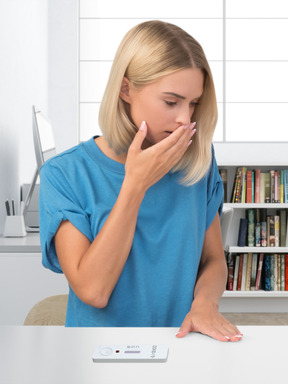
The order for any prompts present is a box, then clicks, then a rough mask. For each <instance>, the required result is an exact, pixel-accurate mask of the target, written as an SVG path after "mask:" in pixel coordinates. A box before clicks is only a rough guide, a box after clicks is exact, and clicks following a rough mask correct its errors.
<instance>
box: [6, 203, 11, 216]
mask: <svg viewBox="0 0 288 384" xmlns="http://www.w3.org/2000/svg"><path fill="white" fill-rule="evenodd" d="M5 206H6V213H7V216H10V215H11V212H10V205H9V201H8V200H6V201H5Z"/></svg>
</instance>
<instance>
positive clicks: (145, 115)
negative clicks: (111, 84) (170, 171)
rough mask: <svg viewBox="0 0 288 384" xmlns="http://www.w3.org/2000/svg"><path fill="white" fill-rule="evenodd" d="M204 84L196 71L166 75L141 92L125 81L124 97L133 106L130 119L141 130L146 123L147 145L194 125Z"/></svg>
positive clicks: (122, 92) (201, 75)
mask: <svg viewBox="0 0 288 384" xmlns="http://www.w3.org/2000/svg"><path fill="white" fill-rule="evenodd" d="M203 82H204V76H203V73H202V72H201V70H200V69H196V68H187V69H181V70H179V71H177V72H174V73H172V74H171V75H167V76H163V77H162V78H160V79H159V80H157V81H156V82H154V83H152V84H149V85H146V86H145V87H143V88H142V89H140V90H135V89H133V88H130V84H129V81H128V80H127V79H126V78H124V80H123V85H122V88H121V93H120V96H121V98H122V99H123V100H124V101H126V102H127V103H128V104H130V116H131V118H132V120H133V122H134V124H135V125H136V126H137V127H138V128H139V127H140V125H141V123H142V121H143V120H145V121H146V124H147V127H148V133H147V141H148V142H147V143H146V144H147V145H153V144H156V143H158V142H159V141H161V140H163V139H164V138H165V137H167V136H169V135H170V134H171V133H172V132H173V131H174V130H175V129H177V128H178V127H180V126H181V125H186V124H188V123H190V122H191V117H192V115H193V112H194V109H195V106H196V105H197V102H198V100H199V98H200V97H201V95H202V93H203ZM196 128H197V126H196Z"/></svg>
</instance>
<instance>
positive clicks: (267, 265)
mask: <svg viewBox="0 0 288 384" xmlns="http://www.w3.org/2000/svg"><path fill="white" fill-rule="evenodd" d="M263 265H264V290H265V291H271V255H269V254H267V255H265V257H264V264H263Z"/></svg>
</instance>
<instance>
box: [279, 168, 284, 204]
mask: <svg viewBox="0 0 288 384" xmlns="http://www.w3.org/2000/svg"><path fill="white" fill-rule="evenodd" d="M280 203H281V204H283V203H284V170H283V169H281V171H280Z"/></svg>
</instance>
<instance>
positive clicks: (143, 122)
mask: <svg viewBox="0 0 288 384" xmlns="http://www.w3.org/2000/svg"><path fill="white" fill-rule="evenodd" d="M145 126H146V122H145V121H142V123H141V125H140V128H139V131H144V129H145Z"/></svg>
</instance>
